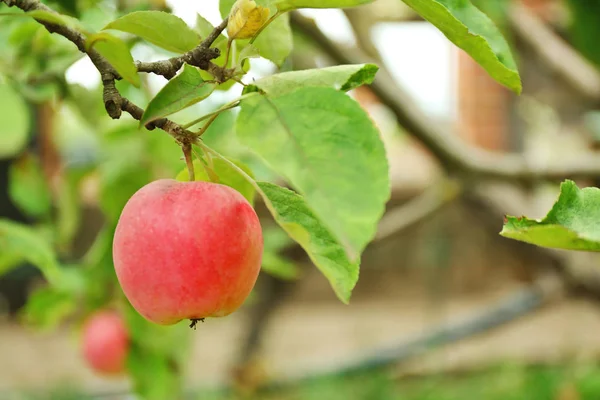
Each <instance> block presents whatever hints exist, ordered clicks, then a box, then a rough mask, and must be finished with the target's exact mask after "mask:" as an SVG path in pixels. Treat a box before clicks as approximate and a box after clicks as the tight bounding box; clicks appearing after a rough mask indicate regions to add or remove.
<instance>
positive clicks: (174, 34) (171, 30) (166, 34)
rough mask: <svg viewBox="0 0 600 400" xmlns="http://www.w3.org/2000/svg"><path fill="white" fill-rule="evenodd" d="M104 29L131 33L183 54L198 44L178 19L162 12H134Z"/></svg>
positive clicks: (187, 28) (195, 37)
mask: <svg viewBox="0 0 600 400" xmlns="http://www.w3.org/2000/svg"><path fill="white" fill-rule="evenodd" d="M104 29H115V30H118V31H123V32H128V33H132V34H134V35H137V36H139V37H141V38H143V39H145V40H147V41H148V42H150V43H152V44H155V45H157V46H158V47H161V48H163V49H165V50H169V51H172V52H175V53H185V52H187V51H190V50H192V49H193V48H194V47H196V46H197V45H198V44H200V38H199V37H198V35H197V34H196V32H194V31H193V30H192V29H191V28H190V27H188V26H187V24H186V23H185V22H184V21H183V20H182V19H181V18H179V17H176V16H175V15H173V14H169V13H167V12H163V11H136V12H132V13H130V14H127V15H124V16H122V17H121V18H118V19H116V20H114V21H113V22H111V23H109V24H108V25H106V26H105V27H104Z"/></svg>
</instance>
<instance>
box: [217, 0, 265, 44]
mask: <svg viewBox="0 0 600 400" xmlns="http://www.w3.org/2000/svg"><path fill="white" fill-rule="evenodd" d="M269 14H270V11H269V9H268V8H266V7H261V6H259V5H257V4H256V2H255V1H254V0H237V1H236V2H235V4H234V5H233V7H232V8H231V13H229V23H228V24H227V34H228V35H229V38H230V39H231V40H233V39H250V38H251V37H253V36H254V35H255V34H256V33H257V32H258V31H259V30H260V28H262V26H263V25H264V24H265V23H266V22H267V20H268V19H269Z"/></svg>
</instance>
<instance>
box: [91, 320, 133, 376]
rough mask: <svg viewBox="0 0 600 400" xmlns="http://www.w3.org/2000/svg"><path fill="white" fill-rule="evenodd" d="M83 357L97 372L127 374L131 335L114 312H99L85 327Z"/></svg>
mask: <svg viewBox="0 0 600 400" xmlns="http://www.w3.org/2000/svg"><path fill="white" fill-rule="evenodd" d="M82 339H83V356H84V358H85V360H86V361H87V362H88V363H89V365H90V366H91V367H92V369H94V370H95V371H96V372H99V373H101V374H106V375H118V374H121V373H123V372H125V362H126V360H127V353H128V351H129V335H128V333H127V327H126V326H125V322H124V321H123V319H122V318H121V316H120V315H119V314H118V313H117V312H115V311H112V310H105V311H100V312H97V313H96V314H94V315H92V316H91V317H90V318H89V319H88V320H87V321H86V322H85V323H84V326H83V334H82Z"/></svg>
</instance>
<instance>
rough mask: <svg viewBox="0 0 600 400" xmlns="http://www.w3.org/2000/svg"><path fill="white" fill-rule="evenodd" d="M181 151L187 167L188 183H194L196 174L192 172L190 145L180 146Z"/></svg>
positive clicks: (192, 163)
mask: <svg viewBox="0 0 600 400" xmlns="http://www.w3.org/2000/svg"><path fill="white" fill-rule="evenodd" d="M181 150H183V156H184V157H185V164H186V165H187V169H188V174H189V176H190V182H194V181H195V180H196V174H195V172H194V160H193V159H192V145H191V144H189V143H185V144H183V145H182V146H181Z"/></svg>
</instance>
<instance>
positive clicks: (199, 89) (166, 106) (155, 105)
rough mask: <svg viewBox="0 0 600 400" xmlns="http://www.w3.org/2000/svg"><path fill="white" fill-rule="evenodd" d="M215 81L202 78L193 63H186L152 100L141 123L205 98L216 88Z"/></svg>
mask: <svg viewBox="0 0 600 400" xmlns="http://www.w3.org/2000/svg"><path fill="white" fill-rule="evenodd" d="M215 87H216V84H215V83H214V82H207V81H205V80H204V79H202V76H201V75H200V71H199V70H198V69H197V68H196V67H192V66H191V65H187V64H186V65H185V66H184V68H183V71H182V72H181V73H180V74H178V75H177V76H176V77H175V78H173V79H171V80H170V81H169V82H168V83H167V84H166V85H165V87H163V88H162V89H161V90H160V92H158V94H157V95H156V96H155V97H154V98H153V99H152V100H151V101H150V104H148V107H146V111H144V115H143V116H142V119H141V120H140V125H142V126H143V125H146V124H147V123H148V122H151V121H154V120H156V119H158V118H162V117H166V116H167V115H170V114H173V113H176V112H177V111H180V110H183V109H184V108H187V107H190V106H192V105H194V104H196V103H198V102H199V101H201V100H204V99H205V98H207V97H208V96H210V94H211V93H212V92H213V90H215Z"/></svg>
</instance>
